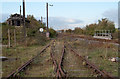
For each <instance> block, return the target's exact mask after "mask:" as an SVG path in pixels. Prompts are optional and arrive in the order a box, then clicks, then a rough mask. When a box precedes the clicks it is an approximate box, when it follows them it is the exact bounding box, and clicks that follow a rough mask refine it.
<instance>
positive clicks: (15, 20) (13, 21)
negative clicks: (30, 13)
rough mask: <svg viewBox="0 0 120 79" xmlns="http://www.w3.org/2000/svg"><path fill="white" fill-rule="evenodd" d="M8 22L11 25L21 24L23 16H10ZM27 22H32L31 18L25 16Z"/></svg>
mask: <svg viewBox="0 0 120 79" xmlns="http://www.w3.org/2000/svg"><path fill="white" fill-rule="evenodd" d="M6 22H7V24H8V25H11V26H20V25H22V23H23V16H21V15H20V14H17V13H16V14H13V15H11V16H10V18H8V19H7V21H6ZM25 22H27V23H30V21H29V20H27V19H26V18H25Z"/></svg>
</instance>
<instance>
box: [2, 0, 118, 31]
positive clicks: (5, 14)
mask: <svg viewBox="0 0 120 79" xmlns="http://www.w3.org/2000/svg"><path fill="white" fill-rule="evenodd" d="M19 1H20V2H2V5H1V4H0V5H1V6H2V11H0V14H2V20H1V19H0V22H3V21H5V20H6V19H7V18H9V15H10V14H14V13H20V12H19V6H20V5H22V3H21V1H22V0H19ZM92 1H93V2H87V1H86V2H49V4H53V6H52V7H51V6H49V27H52V28H54V29H69V28H70V29H74V28H75V27H85V26H86V25H87V24H91V23H97V21H98V20H99V19H101V18H108V19H109V20H111V21H114V22H115V25H116V27H118V2H117V0H116V1H115V2H112V0H110V1H111V2H94V0H92ZM29 14H31V15H34V16H35V18H36V19H40V17H41V16H43V17H44V18H45V17H46V2H26V15H29ZM0 18H1V17H0ZM43 21H44V22H46V18H45V19H44V20H43Z"/></svg>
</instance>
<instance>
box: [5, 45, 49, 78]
mask: <svg viewBox="0 0 120 79" xmlns="http://www.w3.org/2000/svg"><path fill="white" fill-rule="evenodd" d="M50 45H51V43H49V44H48V45H47V46H46V47H44V48H43V49H42V50H41V51H40V53H38V54H37V55H36V56H35V57H33V58H32V59H30V60H29V61H27V62H26V63H25V64H23V65H22V66H20V67H19V68H18V69H16V70H15V71H13V72H12V73H11V74H9V75H8V76H7V78H6V79H10V78H12V77H16V75H17V74H18V73H20V72H21V71H23V70H25V69H26V68H27V67H28V66H29V65H30V64H31V63H32V62H33V60H34V59H35V58H36V57H38V55H39V54H41V53H42V52H44V51H45V50H46V48H48V47H49V46H50Z"/></svg>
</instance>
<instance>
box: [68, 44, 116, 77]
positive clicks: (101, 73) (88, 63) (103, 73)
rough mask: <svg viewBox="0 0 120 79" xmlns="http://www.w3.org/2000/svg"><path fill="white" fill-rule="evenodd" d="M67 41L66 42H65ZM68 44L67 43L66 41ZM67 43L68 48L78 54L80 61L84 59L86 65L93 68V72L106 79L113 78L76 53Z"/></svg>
mask: <svg viewBox="0 0 120 79" xmlns="http://www.w3.org/2000/svg"><path fill="white" fill-rule="evenodd" d="M66 43H67V42H66ZM67 44H68V43H67ZM68 45H69V49H70V50H71V51H72V52H73V53H74V54H75V55H76V56H78V57H79V58H80V59H81V60H82V61H85V63H86V66H88V67H89V68H91V69H93V70H94V72H96V73H99V74H100V75H101V76H102V77H105V78H107V79H114V78H113V77H112V76H111V75H110V74H108V73H107V72H106V71H103V70H100V69H99V68H98V67H97V66H96V65H94V64H93V63H91V62H90V61H89V60H87V59H86V58H84V57H82V56H80V55H79V54H78V53H76V52H75V51H74V50H73V49H72V46H71V45H70V44H68Z"/></svg>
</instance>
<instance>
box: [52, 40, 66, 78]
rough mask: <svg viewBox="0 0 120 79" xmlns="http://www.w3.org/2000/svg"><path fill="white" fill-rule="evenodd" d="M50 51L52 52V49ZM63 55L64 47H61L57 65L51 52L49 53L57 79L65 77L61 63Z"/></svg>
mask: <svg viewBox="0 0 120 79" xmlns="http://www.w3.org/2000/svg"><path fill="white" fill-rule="evenodd" d="M54 42H55V41H54ZM53 44H54V43H53ZM52 50H54V49H52ZM64 53H65V46H63V48H62V55H61V58H60V62H59V63H57V61H56V60H55V58H54V55H53V53H52V52H51V53H50V55H51V58H52V60H53V64H54V66H55V72H56V77H57V78H62V77H65V76H66V74H65V72H64V71H63V69H62V62H63V58H64Z"/></svg>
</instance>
